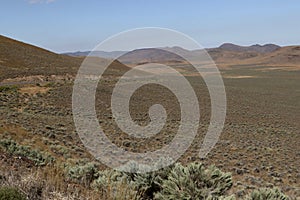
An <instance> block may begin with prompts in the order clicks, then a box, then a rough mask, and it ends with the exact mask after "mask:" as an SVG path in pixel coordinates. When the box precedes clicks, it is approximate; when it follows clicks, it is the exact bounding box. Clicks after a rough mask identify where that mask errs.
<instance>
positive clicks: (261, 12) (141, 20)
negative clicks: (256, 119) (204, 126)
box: [0, 0, 300, 53]
mask: <svg viewBox="0 0 300 200" xmlns="http://www.w3.org/2000/svg"><path fill="white" fill-rule="evenodd" d="M0 2H1V3H0V19H1V20H0V34H1V35H4V36H7V37H11V38H14V39H17V40H20V41H23V42H26V43H30V44H33V45H37V46H39V47H42V48H45V49H48V50H51V51H54V52H57V53H63V52H70V51H85V50H91V49H93V48H94V47H95V46H96V45H97V44H99V43H100V42H101V41H103V40H105V39H106V38H108V37H110V36H112V35H114V34H117V33H119V32H121V31H126V30H130V29H133V28H142V27H162V28H169V29H174V30H176V31H179V32H182V33H184V34H187V35H188V36H190V37H192V38H193V39H195V40H196V41H197V42H198V43H200V44H201V45H202V46H203V47H207V48H208V47H216V46H219V45H221V44H222V43H226V42H230V43H235V44H238V45H252V44H267V43H275V44H278V45H282V46H286V45H297V44H298V45H299V44H300V12H299V11H300V1H299V0H186V1H184V0H0Z"/></svg>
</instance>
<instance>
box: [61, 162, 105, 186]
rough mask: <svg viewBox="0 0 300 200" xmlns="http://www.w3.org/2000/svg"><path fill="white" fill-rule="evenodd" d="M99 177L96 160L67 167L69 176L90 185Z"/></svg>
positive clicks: (73, 179)
mask: <svg viewBox="0 0 300 200" xmlns="http://www.w3.org/2000/svg"><path fill="white" fill-rule="evenodd" d="M98 177H99V173H98V166H97V164H96V163H94V162H90V163H87V164H85V165H75V166H71V167H67V178H69V179H70V180H72V181H75V182H77V183H83V184H85V186H88V187H89V186H90V184H91V183H92V182H93V181H94V180H95V179H97V178H98Z"/></svg>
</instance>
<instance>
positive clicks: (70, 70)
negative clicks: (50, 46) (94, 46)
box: [0, 35, 127, 81]
mask: <svg viewBox="0 0 300 200" xmlns="http://www.w3.org/2000/svg"><path fill="white" fill-rule="evenodd" d="M101 59H102V58H98V60H101ZM83 60H84V57H71V56H68V55H62V54H56V53H53V52H51V51H48V50H45V49H42V48H39V47H36V46H33V45H30V44H26V43H23V42H20V41H17V40H14V39H10V38H8V37H5V36H1V35H0V81H1V80H3V79H6V78H15V77H23V76H34V75H43V76H49V75H65V74H70V75H74V74H76V73H77V70H78V68H79V67H80V65H81V63H82V61H83ZM113 66H114V67H116V68H120V69H121V68H122V69H126V68H127V67H126V66H124V65H122V64H121V63H119V62H117V61H115V62H114V63H113Z"/></svg>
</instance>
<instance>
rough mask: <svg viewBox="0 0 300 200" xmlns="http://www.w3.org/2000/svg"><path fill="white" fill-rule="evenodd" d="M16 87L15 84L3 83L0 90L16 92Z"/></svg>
mask: <svg viewBox="0 0 300 200" xmlns="http://www.w3.org/2000/svg"><path fill="white" fill-rule="evenodd" d="M17 90H18V87H17V86H16V85H4V86H0V92H10V91H11V92H16V91H17Z"/></svg>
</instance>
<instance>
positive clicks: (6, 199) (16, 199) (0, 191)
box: [0, 187, 26, 200]
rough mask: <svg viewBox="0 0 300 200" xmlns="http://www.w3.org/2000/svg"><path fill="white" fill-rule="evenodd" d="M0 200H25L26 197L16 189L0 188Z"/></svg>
mask: <svg viewBox="0 0 300 200" xmlns="http://www.w3.org/2000/svg"><path fill="white" fill-rule="evenodd" d="M0 200H26V196H25V195H24V194H23V193H21V192H20V191H19V190H18V189H17V188H13V187H0Z"/></svg>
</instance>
